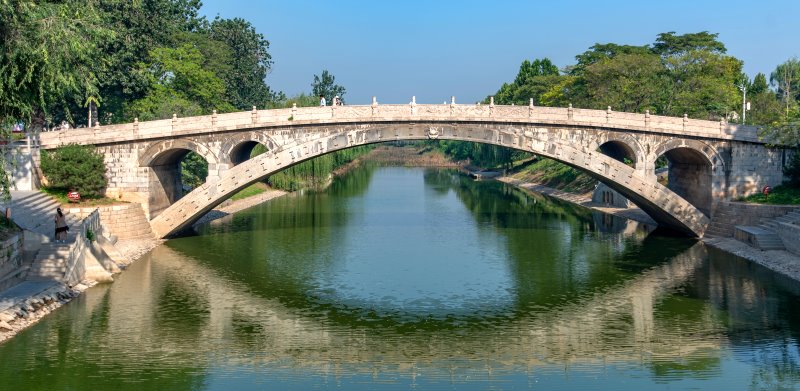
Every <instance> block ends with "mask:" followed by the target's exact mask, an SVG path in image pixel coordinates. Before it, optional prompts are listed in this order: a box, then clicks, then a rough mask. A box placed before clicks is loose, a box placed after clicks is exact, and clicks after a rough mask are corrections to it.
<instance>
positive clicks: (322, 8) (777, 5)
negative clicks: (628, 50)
mask: <svg viewBox="0 0 800 391" xmlns="http://www.w3.org/2000/svg"><path fill="white" fill-rule="evenodd" d="M203 3H204V4H203V8H202V9H201V12H202V13H203V14H204V15H206V16H207V17H208V18H209V19H213V18H214V17H215V16H216V15H219V16H220V17H223V18H235V17H240V18H244V19H246V20H248V21H250V22H251V23H252V24H253V25H254V26H255V27H256V29H257V31H258V32H259V33H261V34H263V35H264V36H265V37H266V38H267V40H269V42H270V53H271V54H272V57H273V60H274V61H275V64H274V66H273V69H272V73H271V74H270V75H269V76H268V77H267V83H268V84H269V85H270V86H271V87H272V88H273V89H277V90H280V91H284V92H285V93H286V94H287V95H289V96H291V95H294V94H297V93H300V92H310V91H311V81H312V80H313V76H314V75H315V74H320V73H321V72H322V70H323V69H327V70H329V71H330V72H331V73H332V74H333V75H334V76H335V77H336V82H337V84H340V85H342V86H344V87H345V88H347V94H346V95H345V99H346V101H347V103H350V104H367V103H369V102H370V100H371V97H372V96H373V95H377V97H378V101H379V102H382V103H407V102H409V101H410V100H411V96H412V95H416V96H417V102H419V103H441V102H443V101H445V100H449V97H450V96H451V95H455V96H456V101H457V102H458V103H472V102H477V101H479V100H482V99H483V98H485V97H486V96H487V95H491V94H493V93H494V92H495V91H497V89H498V88H499V87H500V85H502V83H503V82H509V81H512V80H513V79H514V76H516V73H517V70H518V69H519V64H520V63H521V62H522V61H523V60H525V59H534V58H542V57H549V58H550V59H551V60H552V61H553V62H554V63H555V64H556V65H558V67H559V68H562V67H564V66H566V65H571V64H574V62H575V55H577V54H580V53H582V52H584V51H585V50H586V49H588V48H589V46H592V45H593V44H595V43H598V42H599V43H608V42H613V43H618V44H631V45H644V44H649V43H652V42H653V41H654V40H655V38H656V35H657V34H658V33H661V32H667V31H675V32H677V33H678V34H683V33H690V32H698V31H703V30H707V31H709V32H712V33H719V38H720V40H721V41H722V42H723V43H724V44H725V45H726V47H727V48H728V54H730V55H733V56H735V57H737V58H739V59H741V60H743V61H744V70H745V72H746V73H748V74H749V75H750V76H751V77H752V76H754V75H755V74H756V73H757V72H763V73H765V74H767V77H769V73H770V72H772V71H773V70H774V69H775V66H776V65H778V64H779V63H781V62H784V61H786V60H787V59H789V58H791V57H794V56H800V23H798V22H797V16H798V15H800V0H762V1H739V0H727V1H717V0H714V1H704V0H693V1H686V0H661V1H648V0H639V1H618V0H606V1H583V0H573V1H547V2H545V1H538V0H529V1H522V0H518V1H499V0H496V1H491V0H484V1H472V0H462V1H452V0H427V1H420V0H405V1H387V0H370V1H365V0H364V1H362V0H353V1H348V0H339V1H308V0H283V1H272V0H268V1H256V0H203Z"/></svg>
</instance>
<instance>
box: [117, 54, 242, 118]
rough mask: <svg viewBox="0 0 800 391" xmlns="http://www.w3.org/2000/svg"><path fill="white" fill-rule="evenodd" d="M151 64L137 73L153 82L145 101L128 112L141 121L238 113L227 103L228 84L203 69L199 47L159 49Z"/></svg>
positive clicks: (150, 82)
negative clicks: (226, 87) (226, 86)
mask: <svg viewBox="0 0 800 391" xmlns="http://www.w3.org/2000/svg"><path fill="white" fill-rule="evenodd" d="M150 58H151V59H152V60H151V62H150V63H147V64H139V66H138V68H137V72H139V73H142V74H143V75H144V76H143V77H144V78H146V79H148V80H149V84H150V86H151V87H150V89H149V91H148V93H147V94H146V95H145V96H144V98H142V99H139V100H136V101H134V102H132V103H131V104H130V106H129V108H128V109H127V110H126V111H127V112H129V113H130V114H131V115H133V116H136V117H139V119H140V120H145V121H146V120H152V119H163V118H169V117H171V116H172V114H173V113H175V114H179V115H181V116H193V115H200V114H204V113H209V112H211V111H212V110H215V109H216V110H218V111H219V112H228V111H234V110H235V108H234V107H233V106H232V105H231V104H230V103H228V102H227V101H226V100H225V99H224V94H225V84H224V82H223V81H222V80H221V79H220V78H218V77H217V76H216V75H215V74H214V72H212V71H210V70H207V69H205V68H203V62H204V59H203V56H202V54H201V53H200V50H198V49H197V48H196V47H194V46H192V45H190V44H183V45H181V46H179V47H177V48H174V49H172V48H157V49H154V50H153V51H152V52H151V53H150Z"/></svg>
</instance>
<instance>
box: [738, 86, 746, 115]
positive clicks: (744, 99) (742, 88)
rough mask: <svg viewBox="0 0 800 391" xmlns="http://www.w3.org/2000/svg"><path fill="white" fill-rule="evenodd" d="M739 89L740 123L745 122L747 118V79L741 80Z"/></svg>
mask: <svg viewBox="0 0 800 391" xmlns="http://www.w3.org/2000/svg"><path fill="white" fill-rule="evenodd" d="M739 89H740V90H742V125H744V124H745V120H746V118H747V81H746V80H742V84H740V85H739Z"/></svg>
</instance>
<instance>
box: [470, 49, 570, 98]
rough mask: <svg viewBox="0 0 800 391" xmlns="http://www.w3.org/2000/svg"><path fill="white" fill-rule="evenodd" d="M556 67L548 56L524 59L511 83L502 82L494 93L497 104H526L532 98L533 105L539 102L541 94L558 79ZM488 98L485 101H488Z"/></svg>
mask: <svg viewBox="0 0 800 391" xmlns="http://www.w3.org/2000/svg"><path fill="white" fill-rule="evenodd" d="M560 78H561V76H559V73H558V68H557V67H556V66H555V65H554V64H553V63H552V62H551V61H550V59H548V58H543V59H536V60H533V62H531V61H528V60H525V61H523V62H522V64H521V65H520V67H519V72H518V73H517V77H516V78H515V79H514V82H513V83H510V84H509V83H503V85H502V86H501V87H500V89H499V90H498V91H497V93H495V95H494V100H495V102H496V103H497V104H503V105H510V104H512V103H513V104H517V105H527V104H528V103H529V101H530V99H531V98H532V99H533V102H534V104H535V105H540V104H541V99H540V98H541V95H542V94H543V93H545V92H546V91H548V90H549V89H550V88H552V86H553V85H555V84H557V83H558V81H559V80H560ZM488 100H489V99H488V98H487V99H486V101H487V102H488Z"/></svg>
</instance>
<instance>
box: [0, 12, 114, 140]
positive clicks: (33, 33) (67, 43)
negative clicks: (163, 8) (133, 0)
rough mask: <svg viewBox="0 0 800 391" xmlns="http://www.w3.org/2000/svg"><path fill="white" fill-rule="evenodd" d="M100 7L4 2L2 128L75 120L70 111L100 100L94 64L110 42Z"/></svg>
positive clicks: (0, 52)
mask: <svg viewBox="0 0 800 391" xmlns="http://www.w3.org/2000/svg"><path fill="white" fill-rule="evenodd" d="M97 3H98V2H95V1H82V2H78V1H40V2H33V1H0V40H1V41H2V45H0V127H3V126H2V125H7V124H8V123H10V122H15V121H19V120H28V121H29V122H30V126H29V127H32V128H33V129H41V127H42V126H43V125H44V123H45V120H46V117H47V116H48V115H52V114H54V113H56V114H60V115H62V117H63V118H66V119H70V120H71V119H72V114H73V112H72V110H71V109H70V107H79V106H81V105H82V104H83V102H84V100H85V99H86V98H87V97H88V96H91V95H96V93H97V81H98V79H97V77H96V73H95V72H94V69H93V68H92V67H91V64H93V63H94V62H95V60H96V59H95V57H94V54H95V52H96V48H97V45H98V43H101V42H103V41H104V40H106V39H108V38H109V37H111V36H112V33H111V32H110V31H109V30H108V29H105V28H103V27H102V23H100V22H101V20H100V17H99V13H98V12H97V9H96V6H97ZM71 122H72V121H71Z"/></svg>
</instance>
